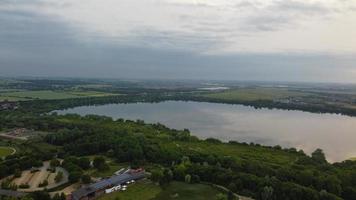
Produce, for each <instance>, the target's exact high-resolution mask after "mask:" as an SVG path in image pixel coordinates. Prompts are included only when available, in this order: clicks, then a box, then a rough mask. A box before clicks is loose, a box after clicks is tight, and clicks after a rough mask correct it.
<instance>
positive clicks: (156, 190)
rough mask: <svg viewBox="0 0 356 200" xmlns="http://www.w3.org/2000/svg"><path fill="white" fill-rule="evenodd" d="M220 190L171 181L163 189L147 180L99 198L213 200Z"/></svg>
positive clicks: (111, 199)
mask: <svg viewBox="0 0 356 200" xmlns="http://www.w3.org/2000/svg"><path fill="white" fill-rule="evenodd" d="M219 193H220V192H219V191H218V190H217V189H215V188H212V187H211V186H208V185H203V184H187V183H183V182H171V183H170V185H169V186H168V187H166V188H164V189H163V190H162V189H161V187H159V186H157V185H155V184H153V183H152V182H150V181H148V180H144V181H140V182H137V183H135V184H134V185H131V186H128V189H127V191H120V192H115V193H111V194H109V195H105V196H103V197H102V198H100V199H99V200H136V199H140V200H169V199H172V200H209V199H211V200H214V199H215V197H216V195H217V194H219Z"/></svg>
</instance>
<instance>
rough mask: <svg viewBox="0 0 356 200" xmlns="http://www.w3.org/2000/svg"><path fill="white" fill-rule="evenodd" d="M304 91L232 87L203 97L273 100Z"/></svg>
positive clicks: (303, 94) (299, 94) (298, 94)
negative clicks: (232, 88)
mask: <svg viewBox="0 0 356 200" xmlns="http://www.w3.org/2000/svg"><path fill="white" fill-rule="evenodd" d="M305 95H307V94H306V93H302V92H297V91H289V90H287V89H277V88H244V89H234V90H228V91H224V92H217V93H212V94H206V95H204V96H205V97H209V98H213V99H221V100H230V101H231V100H240V101H256V100H273V99H280V98H286V97H291V96H305Z"/></svg>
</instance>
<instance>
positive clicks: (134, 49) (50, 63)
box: [0, 0, 356, 83]
mask: <svg viewBox="0 0 356 200" xmlns="http://www.w3.org/2000/svg"><path fill="white" fill-rule="evenodd" d="M0 76H49V77H90V78H100V77H102V78H121V79H122V78H124V79H142V78H144V79H214V80H258V81H303V82H347V83H356V0H0Z"/></svg>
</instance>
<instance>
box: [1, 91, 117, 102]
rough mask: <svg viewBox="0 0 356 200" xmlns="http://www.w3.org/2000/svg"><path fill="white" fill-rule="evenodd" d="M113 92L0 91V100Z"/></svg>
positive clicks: (99, 95)
mask: <svg viewBox="0 0 356 200" xmlns="http://www.w3.org/2000/svg"><path fill="white" fill-rule="evenodd" d="M111 95H115V94H111V93H104V92H96V91H75V90H74V91H71V90H69V91H65V90H63V91H62V90H59V91H49V90H42V91H20V92H3V93H0V100H8V101H27V100H34V99H45V100H52V99H73V98H81V97H103V96H111Z"/></svg>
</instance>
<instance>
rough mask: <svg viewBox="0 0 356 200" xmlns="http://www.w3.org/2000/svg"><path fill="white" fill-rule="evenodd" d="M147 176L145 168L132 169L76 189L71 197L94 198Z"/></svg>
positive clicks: (82, 199) (74, 198) (79, 198)
mask: <svg viewBox="0 0 356 200" xmlns="http://www.w3.org/2000/svg"><path fill="white" fill-rule="evenodd" d="M144 177H145V170H144V169H138V170H130V171H128V172H126V173H122V174H119V175H114V176H112V177H110V178H108V179H103V180H101V181H99V182H96V183H93V184H91V185H88V186H86V187H83V188H80V189H78V190H76V191H74V192H73V193H72V194H71V197H70V199H72V200H92V199H96V198H97V197H99V196H101V195H103V194H105V193H106V192H108V191H109V190H111V189H113V188H115V189H118V188H119V187H118V186H121V185H122V184H126V182H131V181H132V180H139V179H143V178H144Z"/></svg>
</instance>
